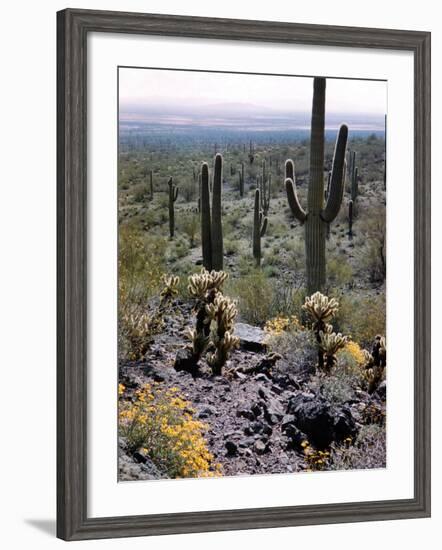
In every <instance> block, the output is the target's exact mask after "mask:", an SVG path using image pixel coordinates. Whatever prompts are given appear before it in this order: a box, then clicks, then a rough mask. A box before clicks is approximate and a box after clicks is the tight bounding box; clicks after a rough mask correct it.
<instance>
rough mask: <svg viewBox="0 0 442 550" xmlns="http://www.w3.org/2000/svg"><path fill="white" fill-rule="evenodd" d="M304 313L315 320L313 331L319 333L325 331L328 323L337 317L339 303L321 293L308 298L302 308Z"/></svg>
mask: <svg viewBox="0 0 442 550" xmlns="http://www.w3.org/2000/svg"><path fill="white" fill-rule="evenodd" d="M302 309H303V310H304V311H307V313H308V314H309V315H310V316H311V318H312V319H313V322H314V324H313V329H314V330H315V331H317V332H318V334H319V331H320V330H324V329H325V323H326V321H328V320H330V319H331V318H332V317H334V316H335V315H336V313H337V312H338V309H339V302H338V301H337V300H335V298H329V297H328V296H325V295H324V294H321V293H320V292H315V293H314V294H312V295H311V296H307V298H306V299H305V303H304V305H303V306H302Z"/></svg>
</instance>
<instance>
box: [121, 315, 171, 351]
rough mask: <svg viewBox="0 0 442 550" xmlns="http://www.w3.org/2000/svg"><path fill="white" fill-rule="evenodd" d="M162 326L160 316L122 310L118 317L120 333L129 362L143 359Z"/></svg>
mask: <svg viewBox="0 0 442 550" xmlns="http://www.w3.org/2000/svg"><path fill="white" fill-rule="evenodd" d="M162 326H163V320H162V318H161V316H159V315H157V314H152V315H150V314H149V313H147V312H141V311H139V310H136V309H133V310H132V311H129V310H124V311H122V313H121V316H120V327H121V333H122V334H123V335H124V337H125V339H126V342H127V357H128V358H129V360H130V361H140V360H142V359H144V356H145V355H146V353H147V351H148V349H149V347H150V344H151V343H152V337H153V335H154V334H156V333H157V332H158V331H159V330H160V328H161V327H162Z"/></svg>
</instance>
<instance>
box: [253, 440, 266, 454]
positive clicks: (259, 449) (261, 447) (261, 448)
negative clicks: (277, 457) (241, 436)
mask: <svg viewBox="0 0 442 550" xmlns="http://www.w3.org/2000/svg"><path fill="white" fill-rule="evenodd" d="M253 449H254V451H255V453H256V454H259V455H263V454H264V453H266V452H268V450H269V447H268V445H266V443H265V442H264V441H262V439H258V440H257V441H255V444H254V445H253Z"/></svg>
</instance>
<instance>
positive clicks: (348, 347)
mask: <svg viewBox="0 0 442 550" xmlns="http://www.w3.org/2000/svg"><path fill="white" fill-rule="evenodd" d="M342 351H345V352H347V353H348V354H349V355H350V357H352V358H353V359H354V360H355V361H356V363H357V364H358V365H363V364H364V363H365V356H364V352H363V350H362V349H361V347H360V346H359V344H358V343H357V342H353V341H352V340H350V341H348V342H347V343H346V344H345V346H344V348H343V350H342ZM341 353H342V352H341Z"/></svg>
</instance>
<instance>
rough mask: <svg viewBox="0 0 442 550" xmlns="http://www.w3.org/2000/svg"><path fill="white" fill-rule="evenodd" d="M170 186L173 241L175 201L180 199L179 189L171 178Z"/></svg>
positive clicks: (170, 222) (171, 234) (170, 216)
mask: <svg viewBox="0 0 442 550" xmlns="http://www.w3.org/2000/svg"><path fill="white" fill-rule="evenodd" d="M167 184H168V186H169V234H170V238H171V239H173V236H174V234H175V201H176V199H177V197H178V187H177V186H176V185H174V183H173V179H172V178H169V181H168V182H167Z"/></svg>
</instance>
